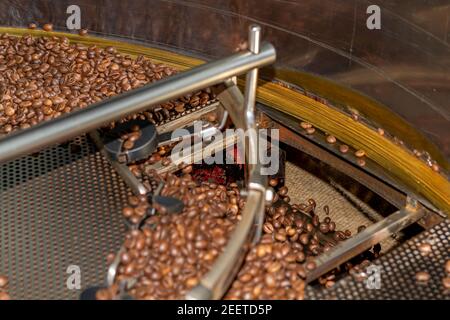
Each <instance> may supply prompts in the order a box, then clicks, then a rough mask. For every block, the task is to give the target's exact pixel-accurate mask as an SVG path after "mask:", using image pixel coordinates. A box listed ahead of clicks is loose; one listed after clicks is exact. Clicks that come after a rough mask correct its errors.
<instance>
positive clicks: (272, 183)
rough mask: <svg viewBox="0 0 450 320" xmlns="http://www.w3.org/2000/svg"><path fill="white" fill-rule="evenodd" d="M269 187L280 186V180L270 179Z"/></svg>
mask: <svg viewBox="0 0 450 320" xmlns="http://www.w3.org/2000/svg"><path fill="white" fill-rule="evenodd" d="M269 185H270V186H271V187H276V186H277V185H278V180H277V179H270V180H269Z"/></svg>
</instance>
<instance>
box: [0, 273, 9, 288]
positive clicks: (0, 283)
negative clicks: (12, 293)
mask: <svg viewBox="0 0 450 320" xmlns="http://www.w3.org/2000/svg"><path fill="white" fill-rule="evenodd" d="M7 285H8V278H7V277H6V276H2V275H0V289H3V288H6V286H7Z"/></svg>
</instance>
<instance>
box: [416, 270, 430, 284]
mask: <svg viewBox="0 0 450 320" xmlns="http://www.w3.org/2000/svg"><path fill="white" fill-rule="evenodd" d="M428 280H430V274H429V273H428V272H425V271H419V272H417V273H416V281H417V282H421V283H426V282H428Z"/></svg>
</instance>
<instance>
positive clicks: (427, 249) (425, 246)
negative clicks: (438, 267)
mask: <svg viewBox="0 0 450 320" xmlns="http://www.w3.org/2000/svg"><path fill="white" fill-rule="evenodd" d="M432 251H433V250H432V247H431V244H429V243H427V242H423V243H421V244H419V252H420V254H421V255H422V256H427V255H429V254H430V253H431V252H432Z"/></svg>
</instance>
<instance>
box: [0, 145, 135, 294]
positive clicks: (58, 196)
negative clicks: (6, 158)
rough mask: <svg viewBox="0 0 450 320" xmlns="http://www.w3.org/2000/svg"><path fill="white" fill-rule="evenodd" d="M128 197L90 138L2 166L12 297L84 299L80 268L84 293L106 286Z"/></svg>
mask: <svg viewBox="0 0 450 320" xmlns="http://www.w3.org/2000/svg"><path fill="white" fill-rule="evenodd" d="M128 194H129V190H128V188H127V187H126V186H125V185H124V183H123V182H122V180H121V179H120V178H119V177H118V175H117V174H116V173H115V172H114V170H113V169H112V168H111V167H110V165H109V164H108V163H107V161H106V160H105V159H104V158H103V157H102V156H101V155H100V154H99V153H98V152H96V151H95V150H94V148H93V146H92V144H91V143H90V142H89V141H88V140H87V138H86V137H84V136H83V137H80V138H77V139H75V140H74V141H72V142H71V143H69V144H66V145H60V146H56V147H53V148H49V149H47V150H45V151H42V152H40V153H39V154H37V155H32V156H27V157H23V158H21V159H18V160H15V161H12V162H10V163H7V164H4V165H0V274H5V275H7V276H8V278H9V285H8V292H9V293H10V295H11V297H12V298H14V299H77V298H78V296H79V294H80V290H69V289H68V288H67V285H66V282H67V279H68V277H69V276H70V274H68V273H67V268H68V267H69V266H70V265H76V266H79V267H80V271H81V286H82V289H83V288H85V287H87V286H90V285H98V284H103V282H104V279H105V275H106V267H107V263H106V261H105V257H106V255H107V254H108V253H109V252H116V251H117V250H118V248H119V247H120V244H121V242H122V240H123V235H124V231H125V225H124V224H123V219H122V217H121V214H120V212H121V208H122V207H123V204H124V203H125V201H126V198H127V195H128Z"/></svg>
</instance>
